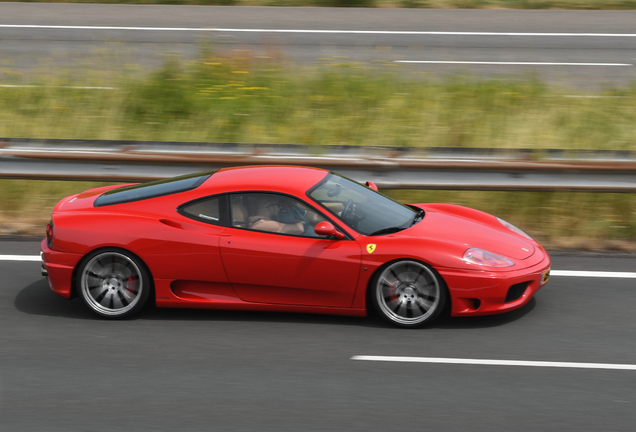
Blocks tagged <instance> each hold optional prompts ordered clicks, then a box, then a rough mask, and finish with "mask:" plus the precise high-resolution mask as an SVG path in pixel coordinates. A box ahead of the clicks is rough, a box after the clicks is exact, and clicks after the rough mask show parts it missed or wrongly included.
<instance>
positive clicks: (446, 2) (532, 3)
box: [0, 0, 636, 10]
mask: <svg viewBox="0 0 636 432" xmlns="http://www.w3.org/2000/svg"><path fill="white" fill-rule="evenodd" d="M0 1H10V0H0ZM41 3H103V4H160V5H208V6H210V5H218V6H287V7H290V6H295V7H369V8H373V7H377V8H441V9H570V10H621V9H623V10H624V9H636V0H101V1H95V0H59V1H57V0H53V1H49V0H45V1H41Z"/></svg>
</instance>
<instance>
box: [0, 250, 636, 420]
mask: <svg viewBox="0 0 636 432" xmlns="http://www.w3.org/2000/svg"><path fill="white" fill-rule="evenodd" d="M37 253H38V244H37V243H36V242H10V241H0V255H2V254H27V255H33V254H37ZM552 255H553V269H558V270H599V271H634V269H635V268H636V256H635V255H617V254H593V253H553V254H552ZM635 285H636V284H635V283H634V279H631V280H630V279H604V278H601V279H598V278H583V277H557V276H553V277H552V279H551V280H550V282H549V283H548V284H547V285H546V286H545V287H544V288H543V289H542V290H541V291H539V292H538V293H537V295H536V296H535V299H534V300H533V301H531V303H529V304H528V305H527V306H526V307H525V308H523V309H521V310H519V311H516V312H512V313H508V314H505V315H499V316H493V317H483V318H471V319H469V318H462V319H457V318H451V319H446V320H444V321H442V322H440V323H438V324H437V325H435V326H434V327H433V328H430V329H421V330H402V329H395V328H391V327H387V326H386V325H385V324H384V323H382V322H380V321H379V320H377V319H374V318H350V317H330V316H314V315H302V314H277V313H247V312H229V311H223V312H221V311H197V310H177V309H172V310H167V309H166V310H161V309H152V308H151V309H148V310H145V311H144V312H143V313H142V314H141V315H140V316H139V317H138V318H137V319H134V320H129V321H122V322H109V321H104V320H101V319H97V318H94V317H93V316H92V315H91V314H89V313H88V311H87V310H86V308H85V307H84V306H83V304H82V303H81V301H80V300H77V299H76V300H72V301H67V300H64V299H62V298H59V297H57V296H56V295H55V294H53V293H52V292H51V291H50V290H49V288H48V285H47V282H46V280H45V279H44V278H42V277H41V276H40V275H39V263H37V262H8V261H0V324H1V326H0V328H1V329H2V333H1V335H0V430H2V431H18V430H19V431H44V430H46V431H65V432H67V431H119V430H122V431H201V430H213V431H276V432H280V431H323V430H324V431H326V430H330V431H333V430H335V431H340V430H342V431H387V430H394V431H403V430H434V431H517V430H518V431H600V430H603V431H632V430H633V429H634V426H635V425H636V411H635V409H634V408H635V406H636V371H629V370H593V369H568V368H538V367H518V366H478V365H453V364H417V363H384V362H364V361H354V360H351V357H352V356H354V355H384V356H396V355H399V356H424V357H444V358H470V359H503V360H537V361H558V362H594V363H612V364H616V363H620V364H632V365H634V364H636V347H635V345H634V344H635V342H634V341H635V338H634V335H635V334H636V319H634V316H635V314H634V312H635V310H636V306H635V305H636V290H635V289H634V288H636V286H635Z"/></svg>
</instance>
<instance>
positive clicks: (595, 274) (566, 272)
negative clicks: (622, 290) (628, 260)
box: [550, 270, 636, 279]
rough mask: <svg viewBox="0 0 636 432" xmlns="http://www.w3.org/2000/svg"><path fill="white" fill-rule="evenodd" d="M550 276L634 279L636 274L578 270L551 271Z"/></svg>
mask: <svg viewBox="0 0 636 432" xmlns="http://www.w3.org/2000/svg"><path fill="white" fill-rule="evenodd" d="M550 276H573V277H594V278H621V279H636V273H631V272H603V271H578V270H551V271H550Z"/></svg>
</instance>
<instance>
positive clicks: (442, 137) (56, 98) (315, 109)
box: [0, 52, 636, 150]
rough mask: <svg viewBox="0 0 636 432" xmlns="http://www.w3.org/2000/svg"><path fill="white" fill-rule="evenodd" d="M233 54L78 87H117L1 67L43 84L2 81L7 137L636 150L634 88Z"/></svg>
mask: <svg viewBox="0 0 636 432" xmlns="http://www.w3.org/2000/svg"><path fill="white" fill-rule="evenodd" d="M231 54H233V55H234V56H233V57H227V56H226V57H221V56H218V55H215V54H214V53H208V54H204V55H202V57H201V59H200V60H199V61H196V62H191V63H182V62H180V61H178V60H176V59H173V60H170V61H168V62H167V63H166V65H165V67H163V68H162V69H161V70H159V71H155V72H151V73H149V74H143V73H138V72H130V73H125V72H123V73H113V74H110V75H107V76H106V77H105V78H104V77H99V76H97V75H95V76H93V77H92V78H91V79H90V80H86V82H83V83H81V84H84V85H93V86H95V85H102V86H103V85H107V86H112V87H115V88H116V90H79V89H68V88H62V86H68V85H80V83H78V81H77V78H75V77H70V78H69V77H64V76H58V77H48V76H44V77H42V78H39V79H34V78H33V77H29V78H25V77H20V76H16V75H15V74H12V73H11V72H10V71H5V72H2V71H0V83H22V84H38V85H41V86H42V87H38V88H6V87H4V88H0V136H9V137H31V138H36V137H42V138H68V139H70V138H79V139H124V140H161V141H172V140H174V141H215V142H249V143H254V142H264V143H274V144H288V143H295V144H305V145H312V146H322V145H342V144H346V145H378V146H424V147H428V146H434V147H437V146H442V147H443V146H454V147H490V148H505V147H513V148H533V149H537V148H539V149H541V148H580V149H599V148H603V149H614V150H616V149H630V150H631V149H636V127H635V126H634V125H636V85H632V86H628V87H625V88H617V89H607V90H604V91H598V92H594V93H585V94H583V93H581V92H578V94H577V92H573V91H571V90H565V89H558V88H552V87H549V86H547V85H546V84H544V83H542V82H540V81H539V80H537V79H534V78H532V77H522V78H519V77H516V78H514V79H513V78H509V79H506V78H502V79H476V78H471V77H454V78H449V79H444V80H442V79H439V78H429V77H428V76H427V75H423V74H421V73H415V72H412V73H409V72H408V71H409V70H411V69H409V68H408V67H405V66H404V67H403V66H394V64H391V63H377V64H373V65H370V64H350V63H348V64H338V63H337V62H336V61H324V62H323V63H322V64H320V65H318V66H312V67H307V68H303V67H300V66H298V65H293V64H287V63H284V62H273V61H263V60H259V59H257V58H255V57H253V56H252V55H251V54H250V53H249V52H239V53H235V52H233V53H231ZM573 93H574V95H579V96H594V97H593V98H587V97H582V98H572V97H568V96H572V95H573ZM596 96H604V97H601V98H598V97H596Z"/></svg>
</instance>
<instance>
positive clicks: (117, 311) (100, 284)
mask: <svg viewBox="0 0 636 432" xmlns="http://www.w3.org/2000/svg"><path fill="white" fill-rule="evenodd" d="M77 291H78V293H79V295H80V297H81V298H82V300H84V303H86V305H87V306H88V307H89V308H90V309H91V310H92V311H93V312H95V313H97V314H98V315H100V316H102V317H105V318H111V319H121V318H128V317H130V316H132V315H133V314H135V313H137V312H139V310H141V308H143V307H144V305H145V303H146V301H147V300H148V296H149V294H150V277H149V276H148V272H147V270H146V269H145V267H144V266H143V264H142V263H141V262H140V261H139V259H138V258H136V257H135V256H133V255H131V254H129V253H126V252H124V251H122V250H118V249H113V250H101V251H96V252H93V253H92V254H89V255H88V256H87V257H86V258H84V260H83V262H82V264H81V265H80V268H79V271H78V274H77Z"/></svg>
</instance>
